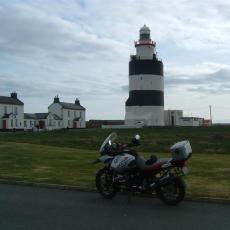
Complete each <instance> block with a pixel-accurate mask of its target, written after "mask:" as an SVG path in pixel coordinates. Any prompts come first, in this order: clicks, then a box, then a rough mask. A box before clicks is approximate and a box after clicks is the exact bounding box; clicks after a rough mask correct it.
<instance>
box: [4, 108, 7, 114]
mask: <svg viewBox="0 0 230 230" xmlns="http://www.w3.org/2000/svg"><path fill="white" fill-rule="evenodd" d="M4 113H5V114H7V106H4Z"/></svg>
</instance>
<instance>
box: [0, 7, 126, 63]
mask: <svg viewBox="0 0 230 230" xmlns="http://www.w3.org/2000/svg"><path fill="white" fill-rule="evenodd" d="M0 21H1V30H0V37H1V39H0V52H1V56H3V55H8V56H11V57H14V56H16V57H23V58H28V59H30V58H32V57H39V58H41V59H47V60H49V61H50V59H56V60H59V61H60V60H62V61H63V62H64V61H68V60H72V59H76V58H77V59H87V60H89V59H93V58H96V57H98V56H102V57H105V58H110V59H111V58H112V56H113V55H121V53H120V52H119V51H120V50H123V49H124V48H125V45H124V44H123V43H122V42H119V41H116V40H114V39H111V38H100V37H98V36H97V35H96V34H92V33H89V32H87V31H85V30H84V29H83V28H81V26H80V25H79V24H78V23H76V22H75V23H74V22H72V21H70V20H66V19H63V18H60V17H58V16H54V15H48V14H47V13H46V12H44V11H41V10H39V9H35V8H33V7H31V6H29V5H10V6H2V7H1V8H0ZM115 47H116V48H115Z"/></svg>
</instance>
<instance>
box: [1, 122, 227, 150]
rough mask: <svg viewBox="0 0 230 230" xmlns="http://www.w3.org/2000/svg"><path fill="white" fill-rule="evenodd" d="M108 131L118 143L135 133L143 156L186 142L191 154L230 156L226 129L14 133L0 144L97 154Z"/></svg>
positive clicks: (128, 138) (221, 127)
mask: <svg viewBox="0 0 230 230" xmlns="http://www.w3.org/2000/svg"><path fill="white" fill-rule="evenodd" d="M112 131H116V132H117V133H118V141H122V142H129V141H130V139H131V138H132V137H133V136H134V135H135V134H136V133H139V134H140V135H141V143H142V144H141V146H140V147H138V150H140V151H144V152H155V153H157V152H168V151H169V147H170V146H171V145H172V144H173V143H175V142H177V141H180V140H184V139H188V140H190V142H191V144H192V148H193V152H194V153H211V154H213V153H214V154H215V153H218V154H219V153H220V154H229V153H230V126H214V127H177V128H167V127H164V128H151V129H150V128H149V129H148V128H146V129H127V130H103V129H85V130H74V131H72V130H69V131H53V132H41V133H19V132H18V133H17V132H16V133H15V134H12V133H8V134H1V135H0V141H8V142H17V143H31V144H41V145H48V146H59V147H70V148H78V149H87V150H88V149H89V150H97V149H98V148H99V146H100V144H101V142H102V140H103V139H104V138H105V137H106V136H107V135H108V134H109V133H110V132H112Z"/></svg>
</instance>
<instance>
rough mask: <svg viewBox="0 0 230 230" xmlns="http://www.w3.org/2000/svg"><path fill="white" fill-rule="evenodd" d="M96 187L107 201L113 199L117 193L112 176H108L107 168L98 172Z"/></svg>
mask: <svg viewBox="0 0 230 230" xmlns="http://www.w3.org/2000/svg"><path fill="white" fill-rule="evenodd" d="M96 187H97V190H98V192H99V193H100V194H101V195H102V196H103V197H104V198H106V199H112V198H113V197H114V196H115V195H116V193H117V190H116V188H115V186H114V184H113V179H112V175H110V174H108V173H107V170H106V169H105V168H103V169H100V170H99V171H98V172H97V175H96Z"/></svg>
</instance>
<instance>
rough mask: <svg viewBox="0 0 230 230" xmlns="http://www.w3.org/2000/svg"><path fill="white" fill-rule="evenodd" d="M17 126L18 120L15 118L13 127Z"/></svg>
mask: <svg viewBox="0 0 230 230" xmlns="http://www.w3.org/2000/svg"><path fill="white" fill-rule="evenodd" d="M17 126H18V120H17V119H15V127H17Z"/></svg>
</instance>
